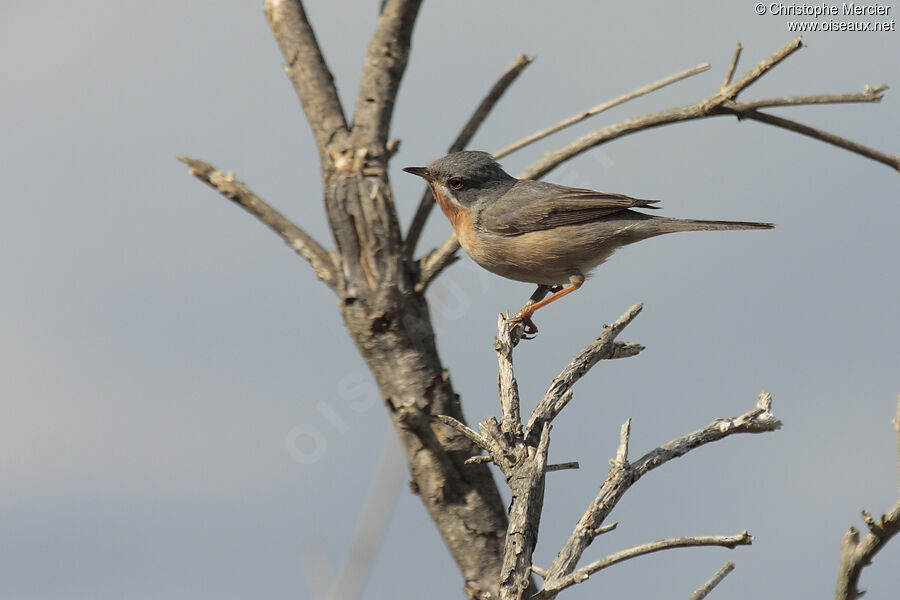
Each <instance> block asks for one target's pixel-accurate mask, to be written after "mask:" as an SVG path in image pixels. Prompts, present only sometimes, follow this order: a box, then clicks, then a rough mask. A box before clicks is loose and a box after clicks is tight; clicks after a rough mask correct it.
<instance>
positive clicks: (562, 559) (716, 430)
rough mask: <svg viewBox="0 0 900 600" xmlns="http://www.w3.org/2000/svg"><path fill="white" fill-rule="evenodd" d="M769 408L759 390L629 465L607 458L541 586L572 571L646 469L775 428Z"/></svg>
mask: <svg viewBox="0 0 900 600" xmlns="http://www.w3.org/2000/svg"><path fill="white" fill-rule="evenodd" d="M771 408H772V397H771V396H770V395H769V394H768V393H767V392H763V393H761V394H760V395H759V399H758V400H757V403H756V407H755V408H753V410H750V411H748V412H746V413H744V414H743V415H741V416H739V417H733V418H730V419H716V420H715V421H713V422H712V423H710V424H709V425H707V426H706V427H704V428H702V429H699V430H697V431H695V432H693V433H689V434H687V435H685V436H682V437H680V438H677V439H674V440H672V441H671V442H668V443H666V444H663V445H662V446H660V447H658V448H656V449H655V450H651V451H650V452H648V453H647V454H645V455H644V456H642V457H641V458H640V459H638V460H637V462H635V463H633V464H629V463H628V461H627V460H618V459H617V460H613V461H610V468H609V473H608V474H607V476H606V479H605V480H604V482H603V485H601V486H600V491H599V492H598V493H597V497H596V498H595V499H594V500H593V502H591V504H590V506H588V508H587V510H586V511H585V513H584V515H582V517H581V519H580V520H579V521H578V524H577V525H576V526H575V529H574V530H573V531H572V534H571V536H569V539H568V541H567V542H566V544H565V545H564V546H563V548H562V550H560V552H559V554H557V556H556V559H555V560H554V561H553V564H552V565H551V566H550V568H549V569H548V576H547V578H546V582H545V587H547V588H550V587H551V586H553V585H555V583H556V580H558V579H561V578H563V577H565V576H567V575H569V574H570V573H572V572H574V571H575V568H576V567H577V566H578V561H579V560H580V559H581V555H582V554H583V553H584V551H585V549H586V548H587V547H588V546H589V545H590V544H591V542H592V541H593V540H594V538H595V537H596V535H597V534H596V531H597V528H598V527H600V526H601V525H602V524H603V521H604V520H605V519H606V517H607V516H608V515H609V513H610V512H611V511H612V509H613V508H614V507H615V506H616V504H617V503H618V502H619V500H621V499H622V496H624V495H625V492H627V491H628V489H629V488H630V487H631V486H632V485H634V484H635V483H636V482H637V481H638V479H640V478H641V477H642V476H643V475H645V474H646V473H647V472H648V471H650V470H652V469H655V468H656V467H659V466H661V465H663V464H665V463H667V462H668V461H670V460H672V459H674V458H678V457H679V456H683V455H684V454H686V453H687V452H689V451H690V450H693V449H695V448H699V447H700V446H703V445H705V444H709V443H711V442H715V441H718V440H720V439H722V438H724V437H728V436H729V435H733V434H736V433H762V432H766V431H775V430H776V429H779V428H780V427H781V421H779V420H778V419H776V418H775V415H774V414H773V413H772V412H771ZM622 435H623V440H625V441H623V442H620V450H619V451H618V452H617V457H618V456H624V455H625V454H626V453H625V451H624V450H622V448H623V446H624V447H627V431H626V429H625V428H624V427H623V434H622Z"/></svg>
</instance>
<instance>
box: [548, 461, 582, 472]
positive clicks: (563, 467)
mask: <svg viewBox="0 0 900 600" xmlns="http://www.w3.org/2000/svg"><path fill="white" fill-rule="evenodd" d="M580 468H581V466H580V465H579V464H578V462H577V461H575V462H565V463H557V464H555V465H547V468H546V469H544V473H551V472H553V471H565V470H567V469H580Z"/></svg>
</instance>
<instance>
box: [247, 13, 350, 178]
mask: <svg viewBox="0 0 900 600" xmlns="http://www.w3.org/2000/svg"><path fill="white" fill-rule="evenodd" d="M263 11H264V12H265V13H266V18H268V20H269V26H270V27H271V28H272V33H273V34H274V35H275V40H276V41H277V42H278V46H279V48H281V54H282V55H283V56H284V60H285V66H284V71H285V73H287V76H288V78H289V79H290V80H291V84H293V86H294V91H295V92H296V93H297V97H298V98H300V103H301V104H302V105H303V112H305V113H306V115H307V120H308V121H309V124H310V126H311V127H312V130H313V135H314V136H315V139H316V147H317V148H318V150H319V158H320V160H321V162H322V164H323V165H325V164H327V163H328V160H329V157H328V155H327V152H326V151H325V149H326V148H327V146H328V144H329V143H330V141H331V139H332V138H333V136H334V135H335V133H336V132H338V131H343V132H346V131H347V120H346V119H345V118H344V111H343V109H342V108H341V101H340V98H338V94H337V88H335V85H334V76H332V74H331V71H330V70H329V69H328V65H327V64H326V63H325V58H324V57H323V56H322V51H321V49H320V48H319V43H318V41H316V34H315V32H314V31H313V28H312V26H311V25H310V23H309V20H308V19H307V18H306V11H305V10H303V4H302V3H301V2H300V0H265V2H264V3H263Z"/></svg>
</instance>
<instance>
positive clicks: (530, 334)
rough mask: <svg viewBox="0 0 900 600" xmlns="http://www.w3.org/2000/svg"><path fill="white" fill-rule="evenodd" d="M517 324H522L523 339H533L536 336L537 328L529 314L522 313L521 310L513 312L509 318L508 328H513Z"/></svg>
mask: <svg viewBox="0 0 900 600" xmlns="http://www.w3.org/2000/svg"><path fill="white" fill-rule="evenodd" d="M519 324H521V325H522V328H523V331H524V333H522V339H523V340H533V339H534V338H535V337H536V336H537V332H538V328H537V325H535V324H534V321H532V320H531V315H529V314H522V312H521V311H520V312H517V313H516V314H514V315H513V316H512V318H511V319H510V320H509V328H510V329H513V328H515V327H516V326H517V325H519Z"/></svg>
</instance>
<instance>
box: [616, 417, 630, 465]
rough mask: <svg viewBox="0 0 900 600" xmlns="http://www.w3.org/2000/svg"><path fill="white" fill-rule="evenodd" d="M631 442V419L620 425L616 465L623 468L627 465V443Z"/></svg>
mask: <svg viewBox="0 0 900 600" xmlns="http://www.w3.org/2000/svg"><path fill="white" fill-rule="evenodd" d="M630 440H631V419H630V418H629V419H627V420H626V421H625V422H624V423H622V429H621V431H620V432H619V447H618V448H617V449H616V458H615V459H614V460H615V461H616V464H617V465H619V466H622V467H624V466H625V465H627V464H628V442H629V441H630Z"/></svg>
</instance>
